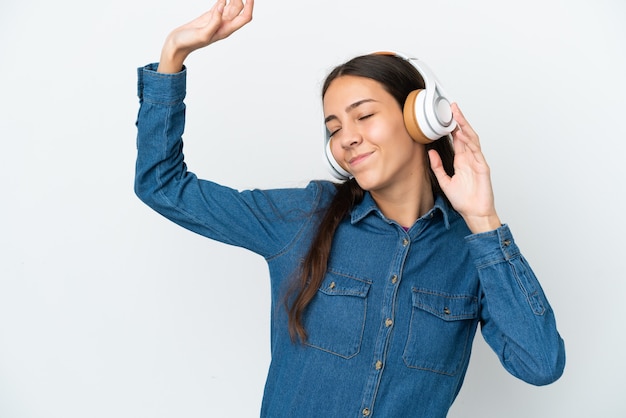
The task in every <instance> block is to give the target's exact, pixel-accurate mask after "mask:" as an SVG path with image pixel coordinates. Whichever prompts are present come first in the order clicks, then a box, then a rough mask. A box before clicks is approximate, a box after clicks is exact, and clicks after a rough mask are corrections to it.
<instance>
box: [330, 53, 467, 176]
mask: <svg viewBox="0 0 626 418" xmlns="http://www.w3.org/2000/svg"><path fill="white" fill-rule="evenodd" d="M372 55H391V56H396V57H399V58H402V59H404V60H405V61H407V62H409V63H410V64H411V65H413V67H415V69H416V70H417V72H418V73H419V74H420V75H421V76H422V79H423V80H424V88H423V89H417V90H413V91H412V92H411V93H409V95H408V96H407V98H406V100H405V102H404V108H403V111H402V113H403V116H404V125H405V126H406V130H407V131H408V133H409V135H410V136H411V138H413V140H414V141H417V142H419V143H421V144H430V143H431V142H433V141H436V140H437V139H439V138H441V137H443V136H446V135H448V134H449V133H450V132H452V131H453V130H454V128H455V127H456V122H455V121H454V119H453V118H452V110H451V109H450V104H451V103H452V100H451V99H450V98H449V97H450V96H448V95H447V94H446V93H445V91H444V89H443V87H442V86H441V83H440V82H439V80H437V77H435V75H434V74H433V72H432V71H431V70H430V68H428V66H427V65H426V64H424V62H423V61H420V60H418V59H417V58H411V57H409V56H407V55H404V54H401V53H398V52H388V51H383V52H374V53H373V54H372ZM324 131H325V134H326V137H325V140H324V150H325V152H324V155H325V160H326V162H327V163H328V166H329V169H330V173H331V174H332V175H333V176H334V177H335V178H336V179H338V180H348V179H350V178H352V174H350V173H349V172H347V171H346V170H344V169H343V168H342V167H341V166H340V165H339V163H338V162H337V161H336V160H335V157H333V154H332V152H331V150H330V132H329V131H328V129H327V128H326V126H324Z"/></svg>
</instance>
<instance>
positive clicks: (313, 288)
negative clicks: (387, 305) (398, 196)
mask: <svg viewBox="0 0 626 418" xmlns="http://www.w3.org/2000/svg"><path fill="white" fill-rule="evenodd" d="M344 75H351V76H358V77H365V78H369V79H372V80H374V81H377V82H379V83H380V84H381V85H382V87H383V88H384V89H385V90H386V91H387V92H388V93H389V94H391V95H392V96H393V97H394V98H395V99H396V101H397V102H398V105H399V106H400V109H402V108H403V106H404V101H405V100H406V97H407V96H408V95H409V93H410V92H411V91H413V90H416V89H423V88H424V80H423V79H422V77H421V76H420V74H419V72H418V71H417V70H416V69H415V67H413V65H411V64H410V63H409V62H407V61H406V60H404V59H403V58H400V57H396V56H394V55H376V54H374V55H363V56H359V57H356V58H353V59H351V60H350V61H348V62H346V63H344V64H342V65H339V66H338V67H336V68H335V69H333V70H332V71H331V72H330V73H329V74H328V76H327V77H326V80H325V81H324V85H323V87H322V99H323V98H324V96H325V94H326V91H327V90H328V87H329V86H330V84H331V83H332V82H333V81H334V80H335V79H337V78H338V77H341V76H344ZM426 149H427V150H429V149H434V150H436V151H437V152H438V153H439V155H440V156H441V159H442V162H443V167H444V169H445V171H446V173H448V175H450V176H452V175H453V174H454V167H453V161H454V149H453V148H452V144H451V142H450V140H449V138H442V139H439V140H437V141H434V142H432V143H430V144H428V145H426ZM425 166H427V167H428V171H429V178H430V184H431V188H432V192H433V196H442V197H443V198H444V199H446V197H445V195H444V194H443V192H442V190H441V187H440V186H439V182H438V181H437V178H436V177H435V174H434V173H433V171H432V170H431V169H430V165H429V164H425ZM336 187H337V192H336V194H335V196H334V198H333V200H332V201H331V203H330V205H329V206H328V208H327V209H326V212H325V213H324V216H323V217H322V219H321V221H320V224H319V227H318V230H317V233H316V235H315V237H314V238H313V240H312V241H311V246H310V248H309V250H308V252H307V254H306V256H305V258H304V260H303V262H302V266H301V269H300V271H299V272H298V277H296V280H295V281H294V283H292V286H291V288H290V290H289V292H288V294H287V296H288V297H287V298H286V302H287V312H288V317H289V334H290V336H291V339H292V341H296V340H300V341H301V342H306V339H307V333H306V330H305V328H304V324H303V321H302V315H303V313H304V311H305V309H306V307H307V306H308V305H309V303H311V301H312V300H313V298H314V297H315V295H316V293H317V290H318V288H319V287H320V285H321V283H322V281H323V280H324V276H325V275H326V269H327V266H328V258H329V256H330V250H331V246H332V242H333V237H334V235H335V230H336V229H337V227H338V226H339V224H340V223H341V221H342V220H344V219H345V218H346V216H347V215H348V214H349V213H350V211H351V210H352V208H353V207H354V205H356V204H358V203H359V202H360V201H361V200H362V199H363V195H364V191H363V189H361V187H360V186H359V185H358V184H357V182H356V180H355V179H354V178H352V179H350V180H346V181H345V182H343V183H338V184H337V185H336ZM446 200H447V199H446ZM293 295H295V297H291V296H293Z"/></svg>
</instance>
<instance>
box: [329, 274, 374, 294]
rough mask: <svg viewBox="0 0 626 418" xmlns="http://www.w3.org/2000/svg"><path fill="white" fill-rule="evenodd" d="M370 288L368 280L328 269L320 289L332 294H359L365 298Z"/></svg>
mask: <svg viewBox="0 0 626 418" xmlns="http://www.w3.org/2000/svg"><path fill="white" fill-rule="evenodd" d="M369 288H370V283H368V282H366V281H363V280H359V279H356V278H354V277H349V276H344V275H341V274H337V273H334V272H332V271H328V272H327V273H326V277H325V278H324V281H323V282H322V285H321V286H320V289H319V290H320V292H322V293H324V294H326V295H330V296H332V295H340V296H358V297H361V298H364V297H366V296H367V292H368V291H369Z"/></svg>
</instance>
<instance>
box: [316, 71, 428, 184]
mask: <svg viewBox="0 0 626 418" xmlns="http://www.w3.org/2000/svg"><path fill="white" fill-rule="evenodd" d="M323 106H324V118H325V121H326V127H327V128H328V131H329V132H330V134H331V137H330V149H331V151H332V154H333V156H334V157H335V160H336V161H337V162H338V163H339V164H340V165H341V167H343V168H344V169H345V170H346V171H348V172H349V173H351V174H352V175H353V176H354V178H355V179H356V181H357V183H358V184H359V186H361V188H363V189H364V190H369V191H370V192H384V191H388V190H394V189H396V190H403V189H404V190H405V188H404V186H408V185H414V184H415V182H416V181H424V179H425V178H426V176H425V168H424V161H425V148H424V146H423V145H421V144H419V143H417V142H415V141H413V139H411V137H410V136H409V133H408V132H407V130H406V127H405V125H404V120H403V115H402V109H401V108H400V106H399V105H398V102H397V101H396V100H395V99H394V97H393V96H392V95H391V94H389V93H388V92H387V91H386V90H385V89H384V88H383V86H382V85H381V84H380V83H378V82H377V81H374V80H372V79H369V78H365V77H357V76H350V75H346V76H340V77H338V78H336V79H335V80H333V81H332V82H331V84H330V86H329V87H328V89H327V90H326V94H325V95H324V100H323Z"/></svg>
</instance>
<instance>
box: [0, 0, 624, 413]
mask: <svg viewBox="0 0 626 418" xmlns="http://www.w3.org/2000/svg"><path fill="white" fill-rule="evenodd" d="M210 6H211V3H204V2H201V1H197V0H196V1H176V2H174V1H164V0H150V1H147V0H136V1H120V0H110V1H106V2H85V1H78V0H61V1H54V2H50V1H27V0H24V1H19V2H18V1H16V0H3V2H2V3H1V5H0V141H1V148H0V179H1V180H0V181H1V183H0V186H1V187H0V196H2V198H1V199H2V200H1V206H0V211H1V212H0V214H1V216H0V417H2V418H57V417H58V418H61V417H62V418H85V417H90V418H99V417H107V418H110V417H116V418H130V417H132V418H137V417H146V418H160V417H186V418H192V417H209V416H210V417H254V416H258V411H259V406H260V401H261V396H262V390H263V384H264V379H265V373H266V370H267V367H268V362H269V336H268V332H269V327H268V321H269V311H268V309H269V286H268V277H267V276H268V275H267V268H266V266H265V264H264V261H263V260H262V259H261V258H260V257H258V256H255V255H252V254H249V253H247V252H245V251H244V250H241V249H238V248H233V247H228V246H226V245H222V244H218V243H215V242H211V241H209V240H206V239H204V238H202V237H199V236H197V235H195V234H192V233H189V232H187V231H185V230H183V229H182V228H180V227H178V226H176V225H174V224H172V223H170V222H168V221H166V220H165V219H164V218H161V217H160V216H159V215H157V214H156V213H154V212H152V211H151V210H150V209H149V208H148V207H146V206H145V205H143V204H142V203H141V202H140V201H139V200H138V199H137V198H136V197H135V196H134V193H133V172H134V158H135V134H136V131H135V126H134V122H135V117H136V114H137V109H138V102H137V98H136V67H139V66H142V65H144V64H147V63H149V62H153V61H156V60H158V58H159V52H160V47H161V45H162V41H163V39H164V38H165V36H166V34H167V33H168V32H169V31H170V30H171V29H172V28H174V27H175V26H178V25H180V24H182V23H184V22H186V21H188V20H190V19H191V18H193V17H195V16H196V15H198V14H200V13H201V12H202V11H204V10H205V9H208V8H209V7H210ZM625 18H626V3H624V2H623V0H613V1H611V0H594V1H585V2H583V1H573V0H569V1H565V0H563V1H551V0H527V1H523V2H522V1H519V2H501V1H496V0H493V1H487V0H476V1H471V2H470V1H465V2H461V1H449V0H448V1H440V0H437V1H435V0H432V1H429V2H426V1H421V2H419V1H395V2H382V1H371V0H343V1H338V0H316V1H286V0H271V1H264V0H257V5H256V10H255V17H254V21H253V22H252V24H250V25H249V26H248V27H246V28H245V29H244V30H242V31H241V32H238V33H236V34H235V35H234V36H233V37H232V38H230V39H228V40H227V41H225V42H222V43H218V44H216V45H214V46H212V47H210V48H208V49H207V50H204V51H201V52H199V53H197V54H196V55H194V56H192V57H191V58H190V59H189V60H188V62H187V65H188V67H189V79H188V99H187V104H188V126H187V130H186V134H185V139H186V155H187V161H188V164H189V166H190V168H191V169H192V170H193V171H195V172H196V173H197V174H199V175H200V176H201V177H205V178H210V179H213V180H216V181H218V182H222V183H224V184H227V185H230V186H233V187H236V188H240V189H242V188H253V187H262V188H267V187H288V186H301V185H304V184H306V182H307V181H308V180H309V179H312V178H328V176H327V172H326V169H325V167H324V166H323V164H322V162H321V161H322V159H321V149H322V147H321V142H322V138H321V132H322V124H321V120H322V117H321V104H320V98H319V89H320V84H321V82H322V80H323V78H324V76H325V75H326V73H327V72H328V71H329V70H330V69H331V67H333V66H334V65H336V64H339V63H340V62H343V61H344V60H345V59H348V58H350V57H352V56H354V55H357V54H362V53H367V52H371V51H374V50H380V49H386V50H389V49H392V50H398V51H402V52H406V53H409V54H412V55H415V56H417V57H419V58H421V59H423V60H424V61H425V62H427V63H428V64H429V65H430V66H431V67H432V68H433V70H434V71H435V72H436V73H437V75H438V77H439V78H440V80H442V82H443V83H444V85H445V86H446V87H447V89H448V91H449V92H451V93H453V95H454V96H455V98H456V99H457V100H458V102H459V103H460V105H461V107H462V109H463V110H464V112H465V114H466V116H467V117H468V118H469V120H470V122H471V123H472V124H473V126H474V128H475V129H476V130H477V131H478V132H479V134H480V136H481V139H482V143H483V148H484V152H485V154H486V156H487V159H488V161H489V162H490V165H491V167H492V174H493V179H494V187H495V192H496V199H497V207H498V210H499V213H500V216H501V218H502V219H503V220H504V221H505V222H507V223H508V224H509V225H510V226H511V228H512V229H513V231H514V234H515V236H516V238H517V241H518V243H519V244H520V246H521V247H522V249H523V251H524V254H525V255H526V257H527V258H528V259H529V261H530V262H531V264H532V265H533V267H534V269H535V271H536V273H537V274H538V276H539V277H540V280H541V283H542V285H543V287H544V290H545V291H546V293H547V295H548V297H549V299H550V302H551V303H552V305H553V308H554V310H555V311H556V315H557V321H558V326H559V330H560V332H561V334H562V336H563V338H564V339H565V341H566V348H567V356H568V363H567V367H566V371H565V374H564V376H563V377H562V378H561V380H559V381H558V382H556V383H555V384H553V385H550V386H547V387H542V388H536V387H532V386H530V385H527V384H525V383H523V382H521V381H518V380H516V379H515V378H513V377H512V376H510V375H508V374H507V373H506V372H505V371H504V369H503V368H502V367H501V366H500V364H499V363H498V360H497V358H496V357H495V355H493V353H491V352H490V351H489V348H488V347H487V346H486V345H485V343H484V342H483V340H482V337H480V336H477V338H476V341H475V345H474V349H475V352H474V356H473V358H472V361H471V364H470V369H469V372H468V375H467V379H466V382H465V385H464V387H463V389H462V391H461V393H460V395H459V398H458V399H457V402H456V403H455V405H454V406H453V408H452V411H451V413H450V415H449V416H450V417H453V418H459V417H478V416H480V417H485V418H490V417H493V418H500V417H509V418H516V417H519V418H522V417H530V416H532V417H535V418H541V417H592V416H593V417H603V418H612V417H624V416H626V399H625V396H624V384H623V376H624V374H625V372H626V356H625V355H624V352H625V351H624V350H625V349H624V345H625V343H626V337H625V335H626V332H625V331H626V326H625V325H624V322H625V319H626V303H625V297H626V285H625V283H624V281H625V273H624V249H625V246H624V244H623V239H624V234H626V228H625V226H624V214H625V212H626V205H625V203H624V197H625V196H624V194H625V193H624V191H625V190H626V188H625V186H624V183H625V180H626V169H625V168H624V164H623V159H624V151H625V148H626V147H625V145H624V141H625V140H626V128H625V126H624V118H625V112H626V98H625V93H626V82H625V81H624V75H625V74H626V52H625V51H626V47H625V41H626V29H625V28H626V25H624V23H623V22H624V20H625Z"/></svg>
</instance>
